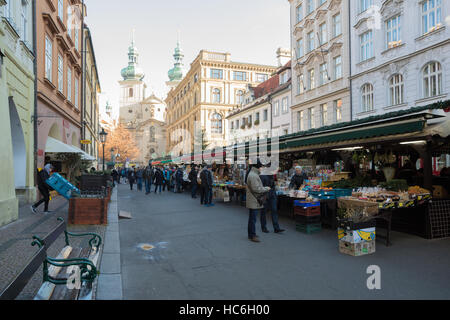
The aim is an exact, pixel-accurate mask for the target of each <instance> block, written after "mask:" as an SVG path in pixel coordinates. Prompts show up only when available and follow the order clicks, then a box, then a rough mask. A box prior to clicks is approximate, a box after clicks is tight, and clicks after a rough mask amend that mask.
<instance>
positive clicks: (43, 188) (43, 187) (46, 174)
mask: <svg viewBox="0 0 450 320" xmlns="http://www.w3.org/2000/svg"><path fill="white" fill-rule="evenodd" d="M52 169H53V166H52V165H51V164H50V163H48V164H46V165H45V167H44V169H43V170H40V171H38V174H37V182H38V189H39V192H40V193H41V195H42V199H41V200H39V201H38V202H36V203H35V204H33V205H32V206H31V211H33V213H37V211H36V209H37V207H39V206H40V205H41V204H42V203H44V213H45V214H48V213H51V211H49V210H48V204H49V202H50V191H51V190H53V188H52V187H50V186H49V185H48V184H47V182H46V181H47V179H48V178H50V174H51V172H52Z"/></svg>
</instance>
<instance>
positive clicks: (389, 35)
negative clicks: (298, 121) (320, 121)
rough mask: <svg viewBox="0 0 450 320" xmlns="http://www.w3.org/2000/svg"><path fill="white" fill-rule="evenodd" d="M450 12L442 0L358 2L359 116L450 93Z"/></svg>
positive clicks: (355, 66) (355, 65) (355, 81)
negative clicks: (446, 20) (448, 20)
mask: <svg viewBox="0 0 450 320" xmlns="http://www.w3.org/2000/svg"><path fill="white" fill-rule="evenodd" d="M449 16H450V3H449V2H448V1H442V0H423V1H419V0H418V1H407V0H385V1H381V0H373V1H357V3H355V4H352V6H351V26H352V32H351V37H352V39H351V43H352V49H351V50H352V52H351V54H352V74H351V83H352V101H353V109H354V112H353V118H354V119H359V118H364V117H368V116H372V115H380V114H383V113H386V112H391V111H397V110H402V109H409V108H412V107H416V106H422V105H427V104H430V103H433V102H436V101H439V100H446V99H448V95H449V94H450V69H449V62H450V25H449V23H448V22H447V23H446V22H445V19H446V17H449Z"/></svg>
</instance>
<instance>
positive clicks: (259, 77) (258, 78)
mask: <svg viewBox="0 0 450 320" xmlns="http://www.w3.org/2000/svg"><path fill="white" fill-rule="evenodd" d="M268 78H269V76H268V75H267V74H265V73H257V74H256V82H264V81H266V80H267V79H268Z"/></svg>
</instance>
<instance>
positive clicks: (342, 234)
mask: <svg viewBox="0 0 450 320" xmlns="http://www.w3.org/2000/svg"><path fill="white" fill-rule="evenodd" d="M338 239H339V241H345V242H350V243H360V242H369V241H372V240H375V227H372V228H366V229H359V230H345V229H342V228H338Z"/></svg>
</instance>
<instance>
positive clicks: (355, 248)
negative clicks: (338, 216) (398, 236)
mask: <svg viewBox="0 0 450 320" xmlns="http://www.w3.org/2000/svg"><path fill="white" fill-rule="evenodd" d="M338 239H339V252H341V253H344V254H348V255H351V256H362V255H366V254H371V253H374V252H375V221H374V220H373V221H367V222H360V223H353V222H351V221H346V222H339V228H338Z"/></svg>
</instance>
